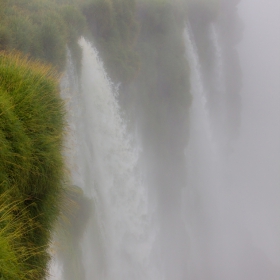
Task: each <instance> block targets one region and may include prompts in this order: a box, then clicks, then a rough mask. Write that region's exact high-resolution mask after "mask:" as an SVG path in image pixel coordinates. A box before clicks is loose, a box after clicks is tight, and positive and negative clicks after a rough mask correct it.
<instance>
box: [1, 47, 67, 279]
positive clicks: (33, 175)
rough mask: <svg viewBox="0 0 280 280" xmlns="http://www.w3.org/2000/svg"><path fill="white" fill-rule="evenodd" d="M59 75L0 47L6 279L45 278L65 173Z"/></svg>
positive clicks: (50, 68)
mask: <svg viewBox="0 0 280 280" xmlns="http://www.w3.org/2000/svg"><path fill="white" fill-rule="evenodd" d="M58 80H59V75H58V74H57V72H56V71H54V70H53V68H52V67H51V66H46V65H44V64H41V63H39V62H37V61H31V60H30V59H28V58H27V57H25V56H23V55H21V54H20V53H18V52H0V196H1V199H2V197H3V196H4V197H5V196H7V192H8V194H9V195H8V196H9V199H2V200H3V201H2V203H1V201H0V243H1V244H0V248H1V249H0V250H1V251H0V252H1V254H0V276H1V277H2V278H3V279H6V280H8V279H11V280H13V279H15V280H16V279H17V280H20V279H44V277H45V276H46V273H47V270H46V269H47V263H48V261H49V254H48V252H47V247H48V244H49V241H50V238H51V231H52V228H53V226H54V222H55V221H56V219H57V215H58V213H59V203H60V199H61V196H62V189H63V184H64V180H65V174H66V172H65V167H64V159H63V156H62V149H63V137H64V125H65V110H64V103H63V101H62V100H61V98H60V95H59V84H58ZM7 211H8V214H6V212H7ZM37 248H41V249H40V250H38V249H37ZM12 267H14V268H12ZM17 269H18V270H19V272H20V277H19V276H18V274H17V273H18V272H16V271H17ZM25 270H26V273H25V272H24V273H23V271H25ZM11 273H13V274H11ZM32 275H33V276H32ZM31 276H32V277H33V278H32V277H31ZM2 278H0V279H2Z"/></svg>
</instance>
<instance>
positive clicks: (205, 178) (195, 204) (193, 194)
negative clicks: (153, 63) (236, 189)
mask: <svg viewBox="0 0 280 280" xmlns="http://www.w3.org/2000/svg"><path fill="white" fill-rule="evenodd" d="M184 38H185V45H186V59H187V60H188V63H189V65H190V71H191V73H190V81H191V93H192V95H193V103H192V108H191V113H190V115H191V123H190V139H189V143H188V146H187V148H186V151H185V154H186V159H187V172H188V183H187V186H186V188H185V189H184V193H183V216H184V220H185V226H186V231H187V232H188V237H189V256H188V260H187V263H188V276H189V278H190V279H205V280H206V279H208V280H209V279H215V274H213V273H214V272H213V267H214V266H215V261H216V259H217V258H218V256H216V255H215V254H218V251H217V248H216V247H215V246H216V245H217V240H218V239H219V237H221V235H220V232H219V231H220V230H221V229H220V226H221V224H220V219H221V218H222V202H221V200H222V197H223V189H222V186H223V169H222V166H223V162H222V157H221V153H220V149H219V148H220V147H219V141H218V140H219V139H218V138H217V134H216V133H215V129H213V125H212V124H213V123H212V122H211V120H213V118H212V116H211V114H210V109H209V107H208V106H207V104H208V102H209V98H210V97H209V94H208V92H207V91H206V89H205V86H204V83H203V79H202V74H201V66H200V62H199V56H198V52H197V49H196V45H195V41H194V39H193V36H192V33H191V27H190V26H187V27H186V29H185V32H184ZM218 74H219V73H218ZM218 82H219V83H220V82H221V81H218ZM214 229H215V230H214ZM214 232H215V233H214Z"/></svg>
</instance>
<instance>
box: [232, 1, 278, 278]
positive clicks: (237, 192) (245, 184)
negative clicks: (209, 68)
mask: <svg viewBox="0 0 280 280" xmlns="http://www.w3.org/2000/svg"><path fill="white" fill-rule="evenodd" d="M239 13H240V16H241V17H242V19H243V22H244V27H245V28H244V33H243V40H242V41H241V42H240V44H239V45H238V52H239V55H240V62H241V68H242V73H243V88H242V116H241V119H242V122H241V129H240V136H239V139H238V140H237V142H236V144H235V149H234V152H233V154H232V155H231V157H230V166H229V171H228V172H229V174H228V176H229V181H230V186H229V187H230V188H233V189H234V191H232V192H231V194H232V197H233V200H234V201H235V205H234V206H233V207H234V208H233V209H234V210H235V211H236V214H237V213H238V216H237V219H238V220H239V221H237V222H239V223H240V224H241V225H240V226H241V228H242V229H243V231H242V234H240V239H241V238H244V239H243V242H244V245H243V253H242V251H241V252H240V254H241V256H240V260H239V262H240V263H242V262H243V263H245V264H246V262H248V266H247V268H244V269H245V271H246V272H245V271H244V275H243V276H242V277H243V278H238V279H253V278H254V279H264V278H265V279H278V278H279V275H280V239H279V234H280V212H279V199H280V188H279V186H280V172H279V166H280V144H279V140H280V125H279V120H280V79H279V77H280V52H279V49H280V33H279V26H280V3H279V1H273V0H272V1H250V0H246V1H245V0H243V1H241V3H240V5H239ZM246 234H247V236H246ZM248 259H250V261H248ZM246 277H247V278H246Z"/></svg>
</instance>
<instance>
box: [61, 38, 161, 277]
mask: <svg viewBox="0 0 280 280" xmlns="http://www.w3.org/2000/svg"><path fill="white" fill-rule="evenodd" d="M79 44H80V46H81V48H82V50H83V58H82V70H81V78H80V81H79V83H80V86H79V85H78V84H77V83H78V78H77V77H76V78H75V75H74V74H73V65H71V62H70V63H68V64H69V65H68V74H67V77H66V78H65V81H64V83H65V85H64V88H68V91H69V88H74V90H73V92H74V93H73V92H72V93H71V94H70V96H68V97H66V99H67V98H68V100H67V103H68V106H70V111H71V114H72V116H70V117H69V118H70V119H69V123H70V131H72V136H70V138H71V139H72V140H71V141H70V142H71V143H72V144H70V145H71V151H72V153H74V155H72V160H71V159H70V162H72V163H71V164H70V165H71V173H72V181H73V184H75V185H77V186H79V187H81V188H82V189H83V190H84V193H85V195H86V196H87V197H89V198H91V199H92V201H93V204H94V207H93V213H92V214H91V218H90V220H89V224H88V226H87V230H86V232H85V236H84V239H83V242H82V256H81V257H82V260H81V262H82V266H83V270H84V272H83V273H82V275H83V277H84V278H83V279H85V280H94V279H98V280H101V279H103V280H123V279H139V280H142V279H143V280H144V279H150V280H155V279H158V277H159V276H158V271H157V269H156V265H155V264H154V263H153V261H152V260H151V257H150V256H151V254H152V250H153V244H154V240H155V238H156V230H155V228H156V224H154V225H152V224H151V219H152V216H153V214H152V213H153V211H152V210H150V206H149V198H148V192H147V185H145V182H144V180H143V179H142V176H141V170H140V169H139V163H138V158H139V152H140V151H139V150H140V147H138V144H137V139H134V138H133V136H132V135H129V134H128V132H127V130H126V125H125V121H124V119H123V118H122V116H121V112H120V107H119V105H118V101H117V95H118V93H117V90H116V89H115V88H114V86H113V84H112V83H111V81H110V79H109V78H108V76H107V74H106V72H105V70H104V67H103V63H102V61H101V60H100V58H99V55H98V52H97V50H96V49H95V48H94V47H92V46H91V44H90V43H88V42H87V41H86V40H85V39H83V38H82V39H81V40H80V41H79ZM68 60H71V59H68ZM68 95H69V93H68ZM73 150H74V151H75V152H73ZM73 158H74V160H73ZM75 161H76V162H75ZM79 277H81V275H80V276H79ZM73 279H74V278H73ZM67 280H68V279H67ZM79 280H81V279H79Z"/></svg>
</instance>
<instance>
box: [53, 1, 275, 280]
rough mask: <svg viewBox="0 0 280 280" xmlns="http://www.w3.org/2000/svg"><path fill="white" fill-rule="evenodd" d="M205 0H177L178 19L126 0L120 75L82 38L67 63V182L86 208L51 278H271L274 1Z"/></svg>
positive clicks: (254, 279) (273, 154) (273, 249)
mask: <svg viewBox="0 0 280 280" xmlns="http://www.w3.org/2000/svg"><path fill="white" fill-rule="evenodd" d="M212 2H213V3H212ZM212 2H211V4H209V3H210V2H209V3H208V2H207V1H202V0H201V1H198V2H196V1H188V5H189V6H188V7H189V10H188V9H187V16H186V19H187V20H186V22H185V23H184V25H182V26H181V27H180V28H181V29H180V28H179V27H178V26H177V25H176V24H177V22H176V20H174V19H173V21H174V22H175V23H174V22H171V23H170V22H168V20H170V18H171V20H172V16H171V15H172V13H170V14H168V13H169V12H170V10H164V8H162V6H161V1H159V2H156V1H155V2H154V5H153V7H152V6H151V7H152V9H151V8H150V6H149V3H146V2H145V1H142V2H141V1H140V2H139V3H141V5H139V9H140V11H139V15H138V16H139V19H138V20H139V21H142V22H141V24H142V31H140V35H139V40H138V42H137V43H136V44H138V49H139V50H138V51H139V56H140V58H141V67H142V70H141V69H140V70H139V73H138V77H137V79H136V81H134V82H132V83H131V84H130V85H129V86H123V85H121V84H119V88H118V89H117V87H116V86H115V85H114V84H113V83H112V82H111V80H110V78H109V77H108V74H107V73H106V69H105V67H104V65H103V63H102V57H101V56H100V55H99V53H98V51H97V50H96V49H95V46H94V44H90V43H88V42H87V40H84V39H82V40H81V41H80V45H81V47H82V49H83V59H82V69H81V73H82V74H81V77H80V80H79V79H78V78H77V77H76V76H75V69H74V68H73V65H72V66H71V65H70V64H71V63H69V61H68V64H69V65H68V68H67V73H68V74H67V75H66V76H65V79H66V80H67V83H68V84H67V88H70V90H69V93H66V95H67V94H68V95H69V96H68V98H69V99H71V102H72V103H71V104H70V106H69V110H70V111H72V119H71V120H70V126H71V129H72V134H73V135H72V137H73V139H74V140H73V142H74V146H75V147H74V152H73V153H74V154H75V155H73V157H74V159H73V162H76V164H77V166H75V169H74V170H72V175H73V181H74V182H73V183H74V184H75V185H77V186H79V187H80V188H82V189H83V190H84V193H85V195H86V196H87V197H88V198H90V201H91V202H92V203H93V204H94V206H93V208H94V211H93V212H92V215H91V218H90V222H89V223H88V226H87V230H86V232H85V235H84V236H85V238H84V239H82V237H81V235H79V238H80V239H81V240H79V242H81V243H80V246H79V242H76V243H75V245H77V247H79V249H77V251H78V253H79V257H80V258H81V260H80V262H79V265H80V266H79V269H81V270H82V272H81V273H78V272H77V271H74V270H75V268H73V272H72V271H71V270H70V272H69V271H67V273H66V272H65V271H64V273H63V269H64V270H65V269H69V266H67V267H66V266H65V264H64V268H63V264H62V263H63V262H61V261H58V262H57V263H58V265H57V270H58V271H57V272H55V273H56V274H57V275H59V274H60V275H61V276H60V277H62V278H63V277H64V278H63V279H65V280H66V278H67V277H66V276H67V275H72V278H73V279H75V277H76V278H77V277H80V279H86V280H93V279H98V280H101V279H102V280H125V279H133V280H144V279H145V280H162V279H164V280H171V279H172V280H251V279H253V280H278V279H279V277H280V238H279V237H280V211H279V201H280V172H279V171H280V170H279V166H280V125H279V122H280V32H279V27H280V2H279V1H278V0H267V1H264V0H258V1H256V0H242V1H240V3H239V4H238V2H239V1H236V0H232V1H230V0H228V1H221V4H222V5H221V6H220V10H219V12H220V14H218V15H215V16H213V14H215V13H213V11H212V10H215V9H217V7H218V2H219V1H212ZM176 3H177V2H176ZM179 3H180V1H178V5H179ZM208 4H209V5H208ZM157 5H158V6H157ZM162 11H164V12H162ZM176 12H177V13H178V11H176ZM153 13H162V15H165V16H166V18H165V19H166V22H165V20H164V19H161V17H159V18H157V17H156V16H154V14H153ZM160 15H161V14H160ZM171 20H170V21H171ZM149 24H154V25H153V26H151V27H150V25H149ZM141 32H142V33H141ZM180 32H181V33H180ZM162 34H164V35H162ZM174 34H175V35H174ZM178 34H179V35H178ZM181 34H182V36H181ZM177 35H178V36H177ZM176 36H177V37H176ZM178 38H179V39H178ZM178 57H179V58H178ZM69 60H71V59H70V58H69ZM186 65H187V66H186ZM170 77H171V78H170ZM178 77H180V78H181V79H180V78H178ZM174 81H175V82H174ZM178 81H181V83H182V84H179V86H178V85H177V82H178ZM79 83H80V84H79ZM71 90H72V92H71ZM75 91H77V92H79V93H78V94H77V92H76V93H75ZM190 96H192V97H190ZM133 98H134V99H133ZM191 99H192V101H191ZM184 102H185V103H184ZM186 104H187V105H186ZM190 104H191V105H190ZM73 116H74V117H73ZM59 263H60V265H59ZM70 266H71V265H70ZM55 273H54V274H55ZM75 273H76V274H75ZM76 275H80V276H76ZM69 277H70V276H68V279H69ZM72 278H71V279H72ZM68 279H67V280H68Z"/></svg>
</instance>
